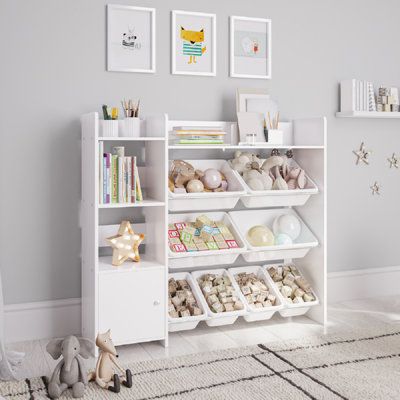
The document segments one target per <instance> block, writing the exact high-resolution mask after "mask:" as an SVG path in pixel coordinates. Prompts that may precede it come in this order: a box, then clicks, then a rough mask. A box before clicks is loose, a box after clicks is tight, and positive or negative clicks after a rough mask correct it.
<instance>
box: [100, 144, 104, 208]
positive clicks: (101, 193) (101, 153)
mask: <svg viewBox="0 0 400 400" xmlns="http://www.w3.org/2000/svg"><path fill="white" fill-rule="evenodd" d="M103 153H104V143H103V142H102V141H101V142H99V203H100V204H101V203H104V189H103V179H104V154H103Z"/></svg>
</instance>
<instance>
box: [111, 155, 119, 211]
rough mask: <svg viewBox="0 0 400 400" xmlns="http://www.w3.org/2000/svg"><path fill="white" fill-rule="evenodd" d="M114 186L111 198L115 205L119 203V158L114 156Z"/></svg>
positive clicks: (112, 186)
mask: <svg viewBox="0 0 400 400" xmlns="http://www.w3.org/2000/svg"><path fill="white" fill-rule="evenodd" d="M111 166H112V172H111V174H112V175H111V176H112V185H111V197H112V202H113V203H118V156H116V155H113V156H112V164H111Z"/></svg>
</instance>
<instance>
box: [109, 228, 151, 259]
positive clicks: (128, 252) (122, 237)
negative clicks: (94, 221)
mask: <svg viewBox="0 0 400 400" xmlns="http://www.w3.org/2000/svg"><path fill="white" fill-rule="evenodd" d="M143 240H144V234H143V233H135V232H134V231H133V229H132V227H131V223H130V222H129V221H122V222H121V225H120V226H119V229H118V233H117V234H116V235H115V236H111V237H109V238H107V241H108V243H110V246H111V247H112V248H113V256H112V265H114V266H120V265H121V264H122V263H123V262H124V261H126V260H128V259H131V260H132V261H136V262H138V261H140V255H139V245H140V243H142V242H143Z"/></svg>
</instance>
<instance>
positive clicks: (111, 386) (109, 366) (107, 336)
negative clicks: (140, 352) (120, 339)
mask: <svg viewBox="0 0 400 400" xmlns="http://www.w3.org/2000/svg"><path fill="white" fill-rule="evenodd" d="M96 346H97V347H98V348H99V350H100V354H99V358H98V359H97V363H96V371H95V372H92V373H91V374H89V377H88V378H89V380H90V381H91V380H95V381H96V383H97V384H98V385H99V386H100V387H101V388H103V389H108V390H110V391H111V392H114V393H118V392H119V391H120V388H121V385H120V379H122V384H123V385H124V386H126V387H128V388H130V387H132V373H131V371H130V370H129V369H127V370H126V371H124V369H123V368H122V367H121V366H120V364H119V363H118V361H117V357H118V354H117V350H116V349H115V346H114V343H113V341H112V340H111V332H110V330H108V331H107V332H105V333H99V334H98V335H97V338H96Z"/></svg>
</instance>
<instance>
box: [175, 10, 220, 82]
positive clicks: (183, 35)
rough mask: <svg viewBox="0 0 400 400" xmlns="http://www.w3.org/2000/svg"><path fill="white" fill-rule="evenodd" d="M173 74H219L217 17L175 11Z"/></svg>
mask: <svg viewBox="0 0 400 400" xmlns="http://www.w3.org/2000/svg"><path fill="white" fill-rule="evenodd" d="M171 48H172V73H173V74H183V75H205V76H207V75H208V76H215V74H216V16H215V15H214V14H204V13H194V12H186V11H172V46H171Z"/></svg>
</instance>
